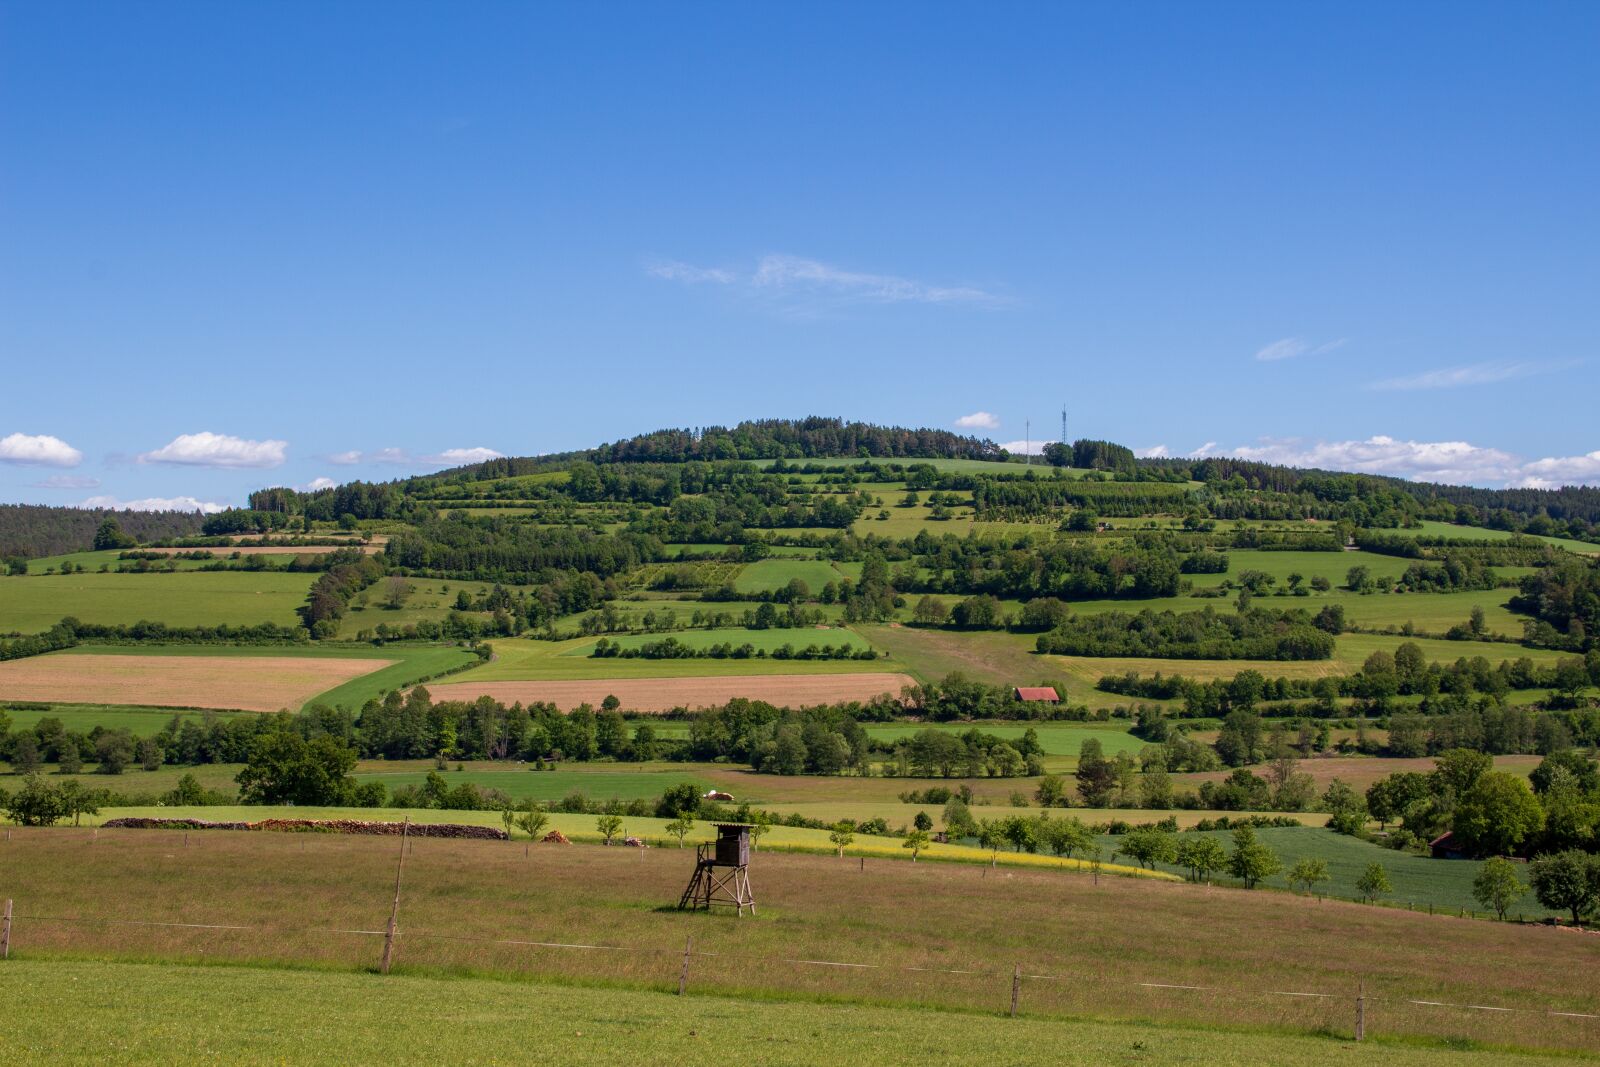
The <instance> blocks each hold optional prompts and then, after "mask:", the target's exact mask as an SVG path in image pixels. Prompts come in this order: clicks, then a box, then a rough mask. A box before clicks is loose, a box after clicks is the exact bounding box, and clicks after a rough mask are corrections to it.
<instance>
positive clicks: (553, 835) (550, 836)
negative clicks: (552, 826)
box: [539, 830, 572, 845]
mask: <svg viewBox="0 0 1600 1067" xmlns="http://www.w3.org/2000/svg"><path fill="white" fill-rule="evenodd" d="M539 840H540V842H542V843H543V844H546V845H570V844H572V842H571V841H569V840H567V835H566V834H564V833H562V832H561V831H560V830H551V831H550V832H549V833H547V834H545V835H544V836H543V837H541V838H539Z"/></svg>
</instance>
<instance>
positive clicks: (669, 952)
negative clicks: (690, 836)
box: [12, 914, 1600, 1020]
mask: <svg viewBox="0 0 1600 1067" xmlns="http://www.w3.org/2000/svg"><path fill="white" fill-rule="evenodd" d="M12 921H13V923H16V922H21V921H28V922H51V923H85V924H89V925H99V926H135V927H153V928H165V929H179V930H216V931H226V932H230V933H259V934H283V933H303V934H340V935H348V936H358V937H384V936H386V935H387V931H385V930H360V929H347V928H342V927H324V926H280V925H253V926H252V925H242V924H235V923H183V922H166V921H158V920H145V919H106V918H99V917H96V916H83V915H24V914H16V915H13V916H12ZM396 938H397V939H403V938H422V939H428V940H436V941H456V942H463V943H473V944H486V945H507V946H511V947H516V948H541V949H557V950H574V951H590V952H614V953H624V954H631V955H652V956H670V957H672V958H675V959H676V958H682V957H687V958H689V959H709V960H743V961H749V962H754V963H768V964H773V963H775V964H786V965H788V966H794V967H831V968H837V969H840V970H860V971H905V972H914V973H918V974H937V975H960V976H963V977H980V978H994V977H1007V978H1010V977H1013V972H1011V971H1008V970H1005V969H998V970H985V969H981V968H958V967H927V966H917V965H913V964H884V963H854V962H848V961H844V960H817V959H807V958H802V957H792V956H763V955H756V954H752V953H744V952H719V951H708V950H705V949H675V948H649V947H644V946H633V945H592V944H585V943H582V942H571V941H532V940H526V939H521V938H501V937H477V936H473V935H470V934H449V933H441V932H437V931H431V930H410V929H406V928H404V927H401V928H398V929H397V930H396ZM1015 977H1017V978H1020V979H1022V980H1026V981H1040V982H1078V983H1089V982H1093V983H1094V984H1097V985H1101V986H1107V985H1117V986H1124V987H1129V988H1137V989H1155V990H1168V991H1173V992H1187V993H1219V994H1224V995H1227V996H1259V997H1295V998H1302V999H1310V1000H1349V1001H1352V1002H1355V1001H1357V1000H1360V1001H1362V1002H1364V1003H1366V1004H1401V1005H1407V1006H1411V1007H1421V1008H1444V1009H1449V1010H1455V1011H1469V1012H1493V1013H1497V1014H1520V1015H1538V1016H1545V1017H1551V1018H1562V1019H1582V1020H1597V1019H1600V1014H1597V1013H1593V1012H1579V1011H1558V1010H1555V1009H1546V1008H1510V1007H1504V1006H1501V1005H1495V1004H1459V1003H1455V1002H1452V1001H1443V1000H1414V999H1409V998H1403V997H1401V998H1396V997H1377V996H1368V995H1364V994H1356V995H1352V994H1349V993H1320V992H1307V991H1300V990H1283V989H1240V988H1230V987H1224V986H1203V985H1186V984H1180V983H1176V982H1140V981H1133V980H1117V979H1114V978H1107V977H1105V976H1104V975H1095V976H1092V977H1090V976H1085V975H1082V974H1048V973H1029V972H1022V973H1020V974H1017V975H1015Z"/></svg>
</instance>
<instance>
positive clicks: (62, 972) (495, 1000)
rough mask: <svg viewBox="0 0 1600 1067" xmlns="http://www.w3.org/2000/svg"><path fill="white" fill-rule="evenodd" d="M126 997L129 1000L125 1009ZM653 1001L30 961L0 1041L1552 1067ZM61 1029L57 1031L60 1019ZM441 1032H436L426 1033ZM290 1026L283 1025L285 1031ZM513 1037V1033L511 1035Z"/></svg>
mask: <svg viewBox="0 0 1600 1067" xmlns="http://www.w3.org/2000/svg"><path fill="white" fill-rule="evenodd" d="M130 990H137V991H138V992H137V994H136V995H130V993H129V991H130ZM690 992H691V994H692V995H690V996H686V997H677V996H673V995H672V994H671V993H670V992H669V991H667V990H666V989H665V988H664V986H661V987H657V988H654V989H646V990H629V989H605V988H590V987H584V986H575V985H571V984H556V983H552V982H532V981H515V982H510V981H496V980H493V979H486V978H466V977H460V978H441V977H436V976H432V975H421V974H412V973H407V972H405V971H404V970H402V971H401V972H400V973H397V974H391V975H389V976H387V977H381V976H377V975H371V974H355V973H338V972H319V971H302V970H286V969H280V968H268V967H217V966H194V965H165V966H163V965H159V964H142V963H110V962H102V961H93V960H54V959H35V958H31V957H29V956H27V955H22V956H20V957H19V958H18V959H15V960H13V961H11V962H10V963H8V964H6V965H5V966H3V967H0V996H4V997H5V999H6V1003H7V1004H8V1005H10V1006H11V1008H12V1013H13V1014H12V1021H11V1024H10V1025H9V1026H8V1027H7V1028H6V1029H5V1030H4V1031H0V1056H3V1057H5V1058H6V1059H7V1060H9V1061H10V1062H14V1063H21V1062H29V1061H32V1062H44V1061H48V1062H51V1063H71V1064H78V1063H81V1064H99V1063H104V1062H105V1056H106V1049H107V1048H111V1047H115V1048H116V1049H117V1059H118V1062H122V1063H130V1064H169V1063H177V1062H181V1061H182V1060H183V1059H184V1058H185V1053H184V1052H183V1051H182V1050H185V1049H192V1048H205V1049H207V1050H209V1051H210V1052H211V1054H212V1055H214V1056H215V1057H216V1058H218V1059H219V1060H223V1061H226V1062H234V1063H244V1062H250V1063H269V1062H270V1063H304V1064H348V1063H380V1062H381V1063H419V1064H420V1063H426V1064H435V1063H443V1062H451V1063H510V1062H516V1061H518V1060H520V1059H521V1058H522V1057H524V1056H526V1055H527V1050H528V1040H529V1039H528V1031H529V1030H530V1029H537V1031H538V1046H539V1052H540V1057H541V1059H543V1060H544V1061H545V1062H550V1063H562V1064H572V1065H575V1067H585V1065H595V1067H610V1065H612V1064H629V1065H636V1067H646V1065H649V1067H657V1065H659V1067H678V1065H680V1064H684V1063H690V1062H696V1061H701V1060H704V1059H706V1058H707V1056H708V1050H713V1051H712V1052H711V1053H710V1055H715V1056H722V1057H727V1058H729V1059H734V1060H737V1061H739V1062H741V1063H751V1064H761V1065H764V1067H809V1065H811V1064H814V1063H817V1062H818V1061H819V1059H829V1060H834V1059H838V1060H847V1061H853V1062H858V1063H889V1062H908V1063H909V1062H915V1063H919V1064H926V1065H929V1067H939V1065H946V1064H948V1065H952V1067H954V1065H958V1064H959V1065H965V1064H970V1063H972V1062H973V1061H974V1060H975V1059H979V1058H981V1059H983V1060H984V1061H985V1062H987V1063H991V1064H995V1065H996V1067H1010V1065H1013V1064H1026V1063H1036V1062H1039V1061H1040V1055H1041V1052H1042V1051H1043V1050H1049V1051H1048V1053H1046V1055H1048V1058H1049V1059H1050V1060H1052V1061H1054V1062H1057V1063H1070V1064H1096V1065H1098V1064H1102V1063H1108V1062H1119V1061H1122V1060H1124V1059H1125V1058H1128V1057H1130V1056H1136V1057H1137V1061H1138V1062H1139V1063H1142V1064H1150V1065H1152V1067H1165V1065H1168V1064H1173V1065H1177V1064H1193V1063H1196V1062H1204V1063H1208V1064H1234V1063H1252V1064H1254V1063H1272V1064H1281V1065H1283V1067H1320V1065H1322V1064H1324V1063H1326V1062H1327V1061H1328V1059H1329V1058H1330V1057H1331V1056H1334V1055H1336V1056H1337V1057H1338V1059H1339V1061H1340V1062H1341V1063H1350V1064H1356V1065H1361V1064H1369V1063H1370V1064H1375V1065H1382V1067H1422V1065H1426V1064H1435V1063H1439V1062H1449V1063H1452V1064H1459V1065H1461V1067H1477V1065H1479V1064H1485V1065H1487V1064H1497V1065H1498V1064H1504V1065H1506V1067H1528V1065H1532V1064H1545V1063H1550V1062H1552V1060H1551V1059H1550V1058H1549V1057H1546V1056H1540V1055H1535V1054H1529V1053H1511V1052H1506V1051H1501V1050H1488V1049H1481V1050H1469V1049H1465V1048H1458V1049H1452V1050H1451V1051H1449V1052H1448V1053H1445V1052H1442V1051H1441V1050H1440V1049H1436V1048H1430V1047H1410V1046H1407V1045H1403V1044H1396V1043H1395V1042H1392V1041H1385V1040H1383V1039H1382V1038H1381V1037H1377V1036H1375V1037H1374V1038H1372V1039H1369V1040H1368V1041H1367V1042H1365V1043H1363V1044H1359V1045H1357V1044H1353V1043H1350V1042H1348V1041H1344V1040H1341V1039H1340V1038H1338V1037H1334V1036H1332V1035H1330V1036H1325V1037H1312V1036H1302V1035H1294V1034H1282V1033H1273V1032H1270V1031H1265V1030H1242V1029H1224V1028H1220V1027H1184V1026H1178V1025H1160V1024H1154V1023H1144V1022H1141V1023H1132V1022H1120V1023H1113V1022H1100V1021H1091V1020H1087V1019H1070V1020H1060V1019H1037V1018H1030V1017H1028V1016H1027V1015H1023V1016H1022V1017H1021V1018H1017V1019H1005V1018H998V1017H996V1016H997V1015H998V1012H995V1011H988V1012H971V1013H966V1014H961V1015H951V1014H948V1013H938V1014H933V1013H929V1012H926V1011H918V1010H916V1009H908V1008H888V1007H877V1006H867V1005H855V1004H852V1005H841V1004H831V1003H827V1002H825V1001H804V1000H800V1001H788V1002H784V1001H773V1000H771V999H763V1000H760V1001H751V1000H748V999H740V998H737V997H729V996H715V995H708V994H701V993H699V992H697V991H695V990H694V989H693V987H691V990H690ZM67 1001H71V1002H72V1003H73V1005H74V1008H73V1019H72V1025H71V1026H61V1025H59V1024H58V1016H59V1007H60V1005H61V1004H62V1003H63V1002H67ZM440 1019H448V1020H449V1025H448V1026H441V1025H439V1020H440ZM286 1020H293V1021H294V1022H293V1025H286ZM511 1020H515V1021H517V1022H519V1023H522V1025H508V1021H511Z"/></svg>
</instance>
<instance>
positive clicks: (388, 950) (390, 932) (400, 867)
mask: <svg viewBox="0 0 1600 1067" xmlns="http://www.w3.org/2000/svg"><path fill="white" fill-rule="evenodd" d="M410 838H411V816H409V815H407V816H406V821H405V824H404V825H403V826H401V827H400V862H399V863H398V864H396V865H395V869H394V906H393V907H391V908H390V909H389V925H388V927H387V928H386V929H385V930H384V932H383V973H384V974H388V973H389V961H390V960H392V959H393V958H394V935H395V924H396V923H397V922H398V921H399V919H400V876H401V875H403V874H404V873H405V870H406V844H407V843H408V842H409V841H410Z"/></svg>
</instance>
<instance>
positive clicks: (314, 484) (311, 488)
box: [302, 477, 339, 493]
mask: <svg viewBox="0 0 1600 1067" xmlns="http://www.w3.org/2000/svg"><path fill="white" fill-rule="evenodd" d="M338 484H339V483H338V482H336V481H334V480H333V479H332V478H328V477H322V478H313V479H311V480H310V481H309V482H307V483H306V484H305V488H304V489H303V490H302V491H303V492H307V493H315V492H316V491H317V490H318V489H332V488H333V487H334V486H336V485H338Z"/></svg>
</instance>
